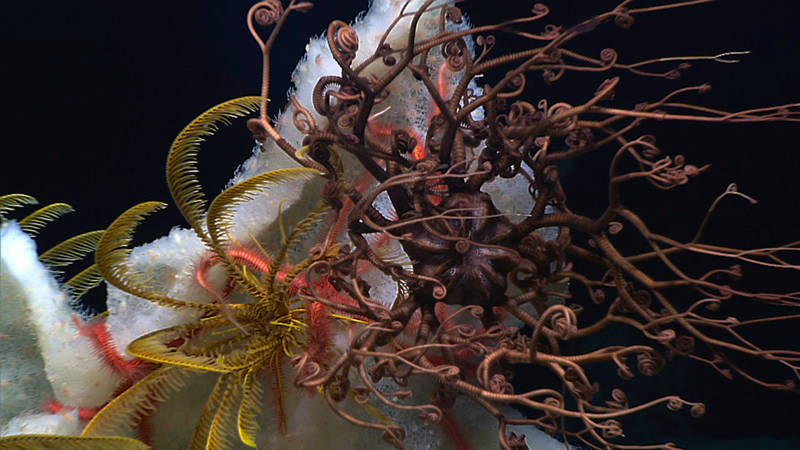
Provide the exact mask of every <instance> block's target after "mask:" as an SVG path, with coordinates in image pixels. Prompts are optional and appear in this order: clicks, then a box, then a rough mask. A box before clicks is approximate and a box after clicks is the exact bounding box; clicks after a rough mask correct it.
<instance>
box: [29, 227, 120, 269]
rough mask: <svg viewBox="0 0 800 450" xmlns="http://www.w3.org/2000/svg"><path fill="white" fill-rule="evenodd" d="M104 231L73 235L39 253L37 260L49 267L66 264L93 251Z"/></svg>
mask: <svg viewBox="0 0 800 450" xmlns="http://www.w3.org/2000/svg"><path fill="white" fill-rule="evenodd" d="M104 232H105V230H95V231H89V232H87V233H82V234H79V235H77V236H73V237H71V238H69V239H67V240H66V241H64V242H61V243H59V244H56V245H54V246H53V247H52V248H50V249H49V250H47V251H46V252H44V253H42V254H41V255H39V261H41V262H42V263H44V264H45V265H47V266H48V267H50V268H53V267H65V266H68V265H70V264H72V263H73V262H75V261H78V260H80V259H81V258H83V257H85V256H86V255H88V254H90V253H92V252H94V251H95V250H96V249H97V244H99V243H100V238H102V237H103V233H104Z"/></svg>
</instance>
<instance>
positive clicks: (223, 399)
mask: <svg viewBox="0 0 800 450" xmlns="http://www.w3.org/2000/svg"><path fill="white" fill-rule="evenodd" d="M239 379H240V375H239V374H237V373H227V374H223V375H220V377H219V379H218V380H217V384H216V385H215V386H214V391H213V392H212V393H211V395H210V396H209V398H208V400H207V401H206V405H205V407H204V408H203V413H202V414H201V416H200V420H199V421H198V422H197V426H196V427H195V429H194V433H193V434H192V442H191V444H190V445H189V448H190V449H191V450H194V449H204V450H223V449H227V448H230V446H231V441H230V439H231V436H235V435H236V404H238V403H239V402H240V401H241V397H242V389H241V382H240V381H239Z"/></svg>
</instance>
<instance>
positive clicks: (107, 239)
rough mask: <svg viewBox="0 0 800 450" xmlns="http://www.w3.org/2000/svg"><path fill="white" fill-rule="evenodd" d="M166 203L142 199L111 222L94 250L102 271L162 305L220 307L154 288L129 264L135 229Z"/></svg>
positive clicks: (113, 281)
mask: <svg viewBox="0 0 800 450" xmlns="http://www.w3.org/2000/svg"><path fill="white" fill-rule="evenodd" d="M165 206H166V205H165V204H164V203H161V202H145V203H140V204H138V205H136V206H133V207H132V208H130V209H128V210H127V211H125V212H124V213H122V215H120V216H119V217H118V218H117V219H116V220H115V221H114V222H113V223H112V224H111V225H109V227H108V228H107V229H106V232H105V233H104V234H103V237H102V238H101V239H100V242H99V243H98V245H97V251H96V252H95V262H96V263H97V268H98V270H99V271H100V274H101V275H102V276H103V278H105V280H106V281H108V282H109V283H110V284H111V285H113V286H114V287H116V288H118V289H121V290H123V291H125V292H127V293H129V294H133V295H136V296H138V297H142V298H145V299H147V300H150V301H151V302H154V303H157V304H159V305H161V306H168V307H171V308H174V309H183V308H195V309H200V310H203V311H217V310H219V308H220V307H219V305H215V304H209V303H197V302H190V301H183V300H178V299H174V298H172V297H169V296H166V295H163V294H159V293H155V292H153V291H152V288H150V287H148V286H147V283H146V280H143V279H142V278H143V277H142V276H141V275H140V274H137V273H135V271H134V270H133V269H132V268H131V267H130V265H129V264H128V256H129V255H130V249H129V248H128V245H129V244H130V242H131V240H132V239H133V232H134V230H135V229H136V226H137V225H139V223H141V222H142V221H143V220H144V219H145V217H146V216H148V215H150V214H152V213H153V212H155V211H158V210H161V209H164V207H165Z"/></svg>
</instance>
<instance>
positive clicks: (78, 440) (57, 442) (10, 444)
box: [0, 434, 150, 450]
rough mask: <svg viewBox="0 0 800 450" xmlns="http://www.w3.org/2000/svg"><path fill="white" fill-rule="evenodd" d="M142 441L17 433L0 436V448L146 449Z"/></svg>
mask: <svg viewBox="0 0 800 450" xmlns="http://www.w3.org/2000/svg"><path fill="white" fill-rule="evenodd" d="M149 448H150V446H149V445H147V444H145V443H144V442H141V441H137V440H136V439H130V438H125V437H79V436H59V435H53V434H17V435H13V436H6V437H3V438H0V450H52V449H59V450H147V449H149Z"/></svg>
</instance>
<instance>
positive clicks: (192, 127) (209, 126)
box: [167, 96, 261, 244]
mask: <svg viewBox="0 0 800 450" xmlns="http://www.w3.org/2000/svg"><path fill="white" fill-rule="evenodd" d="M260 103H261V97H258V96H248V97H239V98H235V99H232V100H228V101H226V102H224V103H220V104H219V105H216V106H214V107H212V108H210V109H208V110H207V111H205V112H204V113H202V114H200V115H199V116H197V118H195V119H194V120H192V121H191V122H190V123H189V125H186V127H184V129H183V130H181V132H180V133H178V136H177V137H176V138H175V140H174V141H173V142H172V146H171V147H170V150H169V156H167V185H168V186H169V191H170V193H171V194H172V198H173V199H175V204H176V205H177V206H178V209H179V210H180V211H181V214H183V217H184V218H186V221H187V222H188V223H189V225H190V226H191V227H192V229H193V230H194V231H195V233H197V235H198V236H199V237H200V238H201V239H202V240H203V241H204V242H206V243H207V244H208V243H209V239H208V236H207V235H206V232H205V230H203V217H204V216H205V213H206V211H205V204H206V200H205V196H204V195H203V190H202V187H201V185H200V181H199V180H198V179H197V176H196V174H197V154H198V152H199V151H200V144H201V143H202V142H204V141H205V139H206V137H208V136H211V135H213V134H214V133H216V131H217V130H218V129H219V127H220V125H227V124H229V123H230V120H231V119H235V118H238V117H243V116H246V115H247V114H249V113H251V112H254V111H256V110H257V109H258V107H259V105H260Z"/></svg>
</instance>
